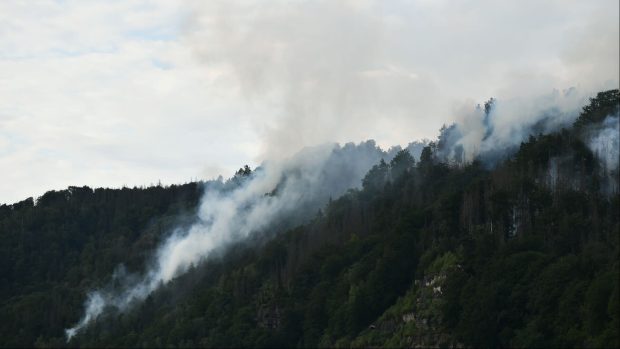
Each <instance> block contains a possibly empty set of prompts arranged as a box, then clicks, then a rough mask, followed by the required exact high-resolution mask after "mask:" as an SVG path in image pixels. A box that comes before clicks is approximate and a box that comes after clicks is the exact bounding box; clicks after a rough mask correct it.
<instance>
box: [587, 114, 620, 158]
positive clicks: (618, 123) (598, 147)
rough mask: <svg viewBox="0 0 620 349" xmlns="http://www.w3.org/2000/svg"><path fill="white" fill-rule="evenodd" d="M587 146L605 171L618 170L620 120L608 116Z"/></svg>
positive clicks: (613, 116)
mask: <svg viewBox="0 0 620 349" xmlns="http://www.w3.org/2000/svg"><path fill="white" fill-rule="evenodd" d="M588 146H589V147H590V149H591V150H592V152H593V153H594V154H595V155H596V156H597V157H598V158H599V159H600V160H601V162H602V163H603V165H604V166H605V167H606V169H607V170H617V169H618V161H619V160H618V158H619V157H620V118H619V117H618V115H610V116H608V117H607V118H605V120H603V122H601V124H600V125H598V126H597V127H596V130H595V132H593V135H592V137H591V138H590V141H589V142H588Z"/></svg>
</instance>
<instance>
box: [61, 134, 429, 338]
mask: <svg viewBox="0 0 620 349" xmlns="http://www.w3.org/2000/svg"><path fill="white" fill-rule="evenodd" d="M399 149H400V148H398V147H397V148H393V149H391V150H390V151H388V152H385V151H382V150H381V149H380V148H379V147H377V146H376V145H375V143H374V141H367V142H364V143H360V144H359V145H354V144H352V143H349V144H346V145H344V146H339V145H334V144H327V145H324V146H319V147H313V148H306V149H304V150H302V151H301V152H299V153H298V154H297V155H295V156H294V157H292V158H290V159H288V160H285V161H275V162H266V163H264V164H263V165H262V166H261V167H260V168H258V169H257V170H255V171H254V172H253V173H251V174H250V175H246V176H244V175H237V176H236V177H234V178H233V179H232V180H231V181H229V182H228V183H223V182H221V181H215V182H210V183H207V185H206V191H205V194H204V196H203V198H202V201H201V204H200V207H199V209H198V212H197V221H196V223H194V224H193V225H191V226H190V227H189V228H188V229H177V230H176V231H174V232H173V233H172V234H171V235H170V236H169V237H168V238H167V239H166V241H165V242H164V243H163V244H162V245H161V246H160V247H159V249H158V251H157V254H156V258H155V260H154V261H153V264H152V266H151V268H150V269H149V270H148V271H147V272H146V274H145V275H143V276H139V275H129V274H127V273H126V272H125V271H124V269H123V268H120V269H118V270H117V272H115V273H114V275H113V277H112V283H111V284H110V285H109V286H108V287H105V288H103V289H100V290H96V291H93V292H91V293H90V294H89V295H88V298H87V300H86V304H85V313H84V315H83V317H82V318H81V320H80V321H79V322H78V323H77V324H76V325H75V326H74V327H72V328H69V329H67V330H66V335H67V339H68V340H70V339H71V338H72V337H73V336H74V335H75V334H76V333H77V332H78V331H80V330H81V329H82V328H84V327H85V326H87V325H88V324H89V323H90V322H91V321H93V320H95V319H96V318H97V317H98V316H99V315H101V314H102V313H103V312H104V311H105V310H106V308H112V310H113V311H124V310H126V309H128V308H129V307H130V305H131V304H133V303H134V302H136V301H141V300H144V299H145V298H146V297H148V295H149V294H151V293H152V292H153V291H154V290H155V289H157V287H159V286H160V285H161V284H164V283H167V282H169V281H170V280H172V279H174V278H175V277H176V276H178V275H179V274H181V273H183V272H185V271H186V270H187V269H188V268H189V267H191V266H192V265H197V264H198V263H200V262H201V261H202V260H204V259H205V258H208V257H209V256H210V255H211V254H212V253H213V252H214V251H216V250H218V249H221V248H225V247H226V246H228V245H229V244H231V243H233V242H237V241H241V240H243V239H244V238H246V237H248V236H249V235H250V234H251V233H253V232H260V231H263V230H267V229H269V228H270V226H271V225H272V224H273V223H274V222H276V221H278V220H287V221H290V220H291V217H298V218H297V219H294V220H293V222H292V223H293V224H299V223H301V222H303V219H305V218H309V217H311V216H313V215H314V214H316V212H317V210H318V209H320V208H322V207H323V206H324V205H325V203H326V202H327V201H328V200H329V198H330V197H332V196H333V197H337V196H339V195H342V194H343V193H344V192H345V191H346V190H347V189H350V188H354V187H359V186H360V184H361V179H362V177H363V176H364V175H365V174H366V172H367V171H368V170H369V169H370V167H372V166H373V165H374V164H376V163H377V162H378V161H379V160H380V159H382V158H385V159H386V160H389V159H390V158H391V157H393V156H394V154H395V152H396V151H398V150H399ZM410 149H411V150H412V151H413V152H414V153H415V152H418V154H419V151H420V150H421V144H418V143H412V144H411V145H410ZM235 181H237V182H236V183H233V182H235ZM115 284H117V285H118V287H113V286H112V285H115Z"/></svg>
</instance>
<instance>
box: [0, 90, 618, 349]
mask: <svg viewBox="0 0 620 349" xmlns="http://www.w3.org/2000/svg"><path fill="white" fill-rule="evenodd" d="M614 113H615V114H614ZM617 113H618V91H617V90H613V91H607V92H604V93H600V94H599V95H598V96H597V97H596V98H594V99H592V101H591V103H590V104H589V105H588V106H586V107H584V109H583V112H582V113H581V116H580V117H579V118H578V120H577V122H576V123H575V124H574V125H573V126H572V127H571V128H569V129H564V130H561V131H558V132H556V133H552V134H547V135H542V134H540V135H532V136H531V137H530V138H529V140H528V141H527V142H524V143H522V144H521V146H520V148H519V149H518V150H517V152H516V154H514V155H513V156H511V157H509V158H508V159H507V160H505V161H503V162H501V163H500V164H499V165H497V166H496V167H495V168H493V169H488V166H485V165H483V164H482V163H481V162H480V161H474V162H473V163H470V164H461V165H459V166H454V165H447V164H445V163H443V162H442V161H441V158H440V157H438V156H437V152H438V151H441V149H440V147H441V145H437V144H431V145H430V146H428V147H426V148H425V149H424V150H423V151H422V153H421V155H420V157H419V159H414V158H413V157H412V156H411V155H410V154H409V153H408V152H407V151H406V150H403V151H401V152H400V153H398V154H397V155H396V157H394V159H392V160H391V161H389V162H385V161H381V162H380V163H379V164H377V165H376V166H374V167H373V168H372V169H371V170H370V171H369V172H368V174H367V175H366V177H365V178H364V180H363V183H362V184H363V186H362V188H361V189H359V190H350V191H349V192H348V193H347V194H346V195H344V196H342V197H340V198H337V199H335V200H331V201H330V202H329V204H328V205H327V206H326V207H325V208H324V209H323V210H321V211H319V212H318V213H317V214H316V217H315V218H314V219H312V220H311V221H309V222H307V223H306V224H304V225H302V226H299V227H297V228H295V229H292V230H288V231H285V232H281V233H279V234H277V235H276V236H275V237H274V238H273V239H271V240H269V241H266V242H265V241H261V234H258V233H257V234H256V235H255V236H254V237H252V238H250V239H248V240H246V241H243V242H240V243H237V244H235V245H234V246H232V247H230V248H229V250H228V251H227V253H226V254H225V255H224V256H219V257H217V258H211V259H209V260H208V261H206V262H205V263H203V264H201V265H200V266H197V267H195V268H193V269H192V270H190V271H189V272H187V273H185V274H184V275H182V276H180V277H178V278H177V279H175V280H174V281H173V282H171V283H169V284H167V285H164V286H163V287H161V288H160V289H158V290H157V291H156V292H155V293H154V294H152V295H151V296H149V297H148V298H147V299H146V301H145V302H143V303H142V304H137V305H136V306H135V307H134V308H133V309H132V310H131V311H128V312H125V313H120V314H119V313H115V312H112V311H110V312H107V313H105V314H104V315H103V316H101V317H100V318H99V319H98V320H97V321H95V322H94V323H93V325H91V326H89V327H88V328H87V329H86V330H85V331H83V332H81V333H79V334H78V335H77V336H76V337H75V338H74V339H72V341H71V342H70V343H68V344H66V343H65V341H64V340H65V338H64V332H63V329H64V328H65V327H67V326H69V325H71V324H74V323H75V322H76V321H77V320H78V319H79V317H80V316H81V313H82V310H83V301H84V297H85V295H86V294H87V292H88V291H89V290H92V289H93V288H95V287H99V286H101V285H103V284H105V283H106V282H108V281H109V280H110V274H111V273H112V272H113V271H114V269H115V268H116V267H117V265H119V264H120V263H123V264H124V265H125V266H126V268H127V269H129V270H131V271H138V272H139V271H140V270H142V268H144V263H146V261H147V259H148V256H149V254H150V253H152V251H153V249H154V248H155V247H156V245H157V242H159V241H160V240H161V237H162V234H164V233H165V232H167V231H169V230H170V229H171V228H172V227H174V226H176V225H179V224H183V223H184V222H189V221H190V220H191V216H192V215H191V213H192V212H193V210H195V208H196V206H197V204H198V202H199V197H200V194H201V190H200V185H198V184H187V185H184V186H178V187H174V186H173V187H168V188H162V187H154V188H147V189H123V190H106V189H97V190H95V191H93V190H91V189H89V188H69V189H68V190H66V191H60V192H50V193H47V194H45V195H44V196H42V197H41V198H39V199H38V200H37V201H36V204H35V203H34V202H33V201H32V200H26V201H23V202H20V203H17V204H15V205H11V206H1V207H0V238H1V241H2V242H1V245H0V249H1V251H0V252H1V257H0V271H1V274H0V278H1V280H0V281H1V286H0V287H1V289H0V292H1V295H2V301H1V302H2V303H1V305H0V323H1V324H0V338H2V340H1V344H2V345H5V346H11V347H12V346H64V345H69V346H85V347H101V346H105V347H132V346H137V347H149V346H153V347H168V346H171V347H196V346H205V347H241V346H258V347H317V346H325V347H371V346H385V347H410V346H422V347H426V346H437V345H440V346H460V347H618V346H620V340H619V330H618V328H620V303H619V301H620V299H619V298H620V296H619V279H620V276H619V268H620V265H619V258H618V255H619V236H620V219H619V215H618V212H620V199H619V195H618V189H617V183H618V171H617V169H616V170H610V169H608V168H606V167H605V164H603V163H601V162H600V161H599V160H598V158H597V157H596V156H595V155H596V154H593V153H592V151H591V150H590V149H589V147H588V146H587V144H586V140H585V138H584V137H585V136H584V134H585V133H586V132H587V131H588V130H589V129H590V126H592V125H595V124H596V123H599V122H601V121H603V119H604V118H606V117H607V116H608V115H610V114H612V115H617ZM247 171H249V169H247ZM240 180H242V179H240ZM610 183H611V184H610ZM613 183H615V186H614V185H613ZM183 213H185V214H186V215H185V216H184V215H183ZM184 217H185V218H184ZM259 241H260V242H262V243H257V242H259Z"/></svg>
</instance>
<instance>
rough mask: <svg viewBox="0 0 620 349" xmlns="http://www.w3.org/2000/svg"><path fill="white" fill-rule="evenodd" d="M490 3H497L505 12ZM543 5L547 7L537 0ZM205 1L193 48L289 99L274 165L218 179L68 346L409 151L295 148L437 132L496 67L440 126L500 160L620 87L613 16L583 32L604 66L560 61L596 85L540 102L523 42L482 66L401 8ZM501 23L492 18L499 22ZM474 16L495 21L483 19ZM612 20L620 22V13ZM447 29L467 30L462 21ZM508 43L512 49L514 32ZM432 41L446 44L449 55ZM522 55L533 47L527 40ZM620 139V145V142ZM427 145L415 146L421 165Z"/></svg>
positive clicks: (96, 307) (238, 80) (257, 93)
mask: <svg viewBox="0 0 620 349" xmlns="http://www.w3.org/2000/svg"><path fill="white" fill-rule="evenodd" d="M491 4H492V3H489V4H488V5H489V8H491V9H492V10H493V9H495V10H497V9H496V8H495V7H494V6H496V5H491ZM445 6H448V7H450V6H455V5H453V4H449V5H445V4H444V5H441V6H439V7H438V8H432V9H431V10H429V11H430V12H431V13H430V14H429V13H428V12H424V11H420V13H425V14H427V15H429V16H430V18H431V22H432V20H437V19H438V18H442V19H443V18H444V15H445V14H446V13H448V14H453V12H452V11H448V12H446V11H444V9H445V8H444V7H445ZM502 6H503V5H502ZM532 6H533V8H537V7H538V6H539V5H538V2H536V3H535V5H532ZM195 7H196V14H195V16H194V17H193V19H192V22H191V23H190V24H188V26H187V27H188V28H187V33H186V40H187V42H189V43H190V44H192V45H194V47H195V50H196V54H197V55H198V57H200V59H201V60H202V61H203V62H204V63H205V66H207V67H208V68H209V69H212V71H214V72H215V73H217V74H220V75H221V80H222V84H230V85H232V86H234V87H235V88H238V89H239V90H240V94H242V95H243V96H244V97H246V98H247V100H250V101H259V102H260V103H262V104H265V105H271V106H276V108H275V109H272V111H273V110H276V112H275V113H277V115H276V116H275V118H273V119H268V120H269V121H268V122H264V123H263V122H262V119H261V121H260V122H259V123H258V124H259V125H257V128H259V129H262V130H263V131H264V132H263V141H264V144H263V147H264V149H263V155H264V156H265V158H267V159H271V161H267V162H265V163H264V164H263V165H262V166H261V167H260V168H259V169H257V170H256V171H254V172H253V173H252V174H251V175H250V176H248V177H247V178H238V180H239V184H238V186H233V187H230V186H227V184H226V183H221V182H220V183H217V182H214V183H210V184H209V185H207V187H206V191H205V194H204V196H203V198H202V201H201V204H200V207H199V209H198V212H197V221H196V223H195V224H193V225H191V226H190V227H189V228H188V229H178V230H176V231H174V232H172V233H171V235H170V236H169V237H168V238H167V239H166V240H165V242H164V243H163V244H162V245H161V246H160V247H159V248H158V250H157V253H156V258H155V259H154V261H153V263H152V265H151V267H150V268H149V269H148V270H147V272H146V273H145V274H144V275H131V274H127V273H125V272H123V271H122V269H119V270H118V272H117V273H115V274H114V276H113V277H112V279H113V281H114V282H113V284H114V283H116V284H118V285H117V286H114V287H113V286H108V287H104V288H102V289H99V290H96V291H93V292H91V293H90V294H89V295H88V298H87V300H86V304H85V313H84V315H83V316H82V318H81V319H80V321H79V322H78V323H77V324H76V325H75V326H74V327H72V328H69V329H67V330H66V335H67V338H68V339H69V340H70V339H71V338H72V337H73V336H74V335H75V334H76V333H78V332H79V331H80V330H82V329H83V328H84V327H85V326H87V325H88V324H89V323H91V322H92V321H94V320H95V319H96V318H97V317H98V316H99V315H101V314H103V313H104V312H106V309H112V310H114V311H125V310H126V309H128V308H129V307H130V306H131V305H132V304H133V303H134V302H139V301H141V300H144V299H145V298H146V297H148V295H149V294H151V293H152V292H154V291H155V290H156V289H157V288H158V287H159V286H160V285H161V284H164V283H167V282H169V281H171V280H173V279H174V278H175V277H176V276H178V275H180V274H182V273H183V272H185V271H186V270H187V269H188V268H190V267H191V266H192V265H196V264H198V263H200V262H201V261H203V260H204V259H205V258H209V257H210V256H212V255H213V253H215V252H216V251H218V250H219V249H221V248H225V247H226V246H228V245H230V244H231V243H234V242H236V241H241V240H243V239H244V238H246V237H248V236H249V235H250V234H252V233H256V232H261V231H265V230H268V229H269V228H270V226H271V225H272V224H273V223H274V222H277V221H278V220H282V219H288V218H287V217H298V218H299V219H298V220H296V222H302V221H303V219H304V218H308V216H309V215H313V214H314V213H316V210H318V209H319V208H321V207H323V206H324V204H325V203H326V202H327V201H328V199H329V197H337V196H339V195H341V194H342V193H344V192H345V191H346V190H347V189H349V188H354V187H358V186H359V185H360V184H361V179H362V178H363V176H364V175H365V174H366V172H367V171H368V170H369V169H370V168H371V167H372V166H373V165H374V164H376V163H377V162H378V161H379V160H380V159H381V158H385V160H389V159H390V158H391V157H392V156H393V155H394V153H395V151H397V150H398V149H400V148H397V147H395V148H392V149H390V150H389V151H387V152H385V151H382V150H381V149H380V148H378V147H377V146H376V145H375V143H374V142H366V143H362V144H360V145H358V146H354V145H352V144H347V145H345V146H342V147H340V146H337V145H333V144H330V145H325V146H318V147H313V148H306V149H305V150H303V151H302V152H300V153H299V154H297V155H295V156H293V157H290V158H288V160H280V159H284V158H287V157H288V156H290V155H291V154H290V153H291V152H292V151H296V150H298V149H301V148H303V147H304V146H308V145H316V144H322V143H324V142H326V141H343V140H345V139H343V138H346V140H351V139H354V140H359V139H370V138H375V139H378V140H379V141H380V142H381V141H383V140H411V139H415V138H418V137H419V136H420V135H421V134H424V133H425V132H426V131H428V130H427V129H426V128H428V127H429V126H428V125H432V124H433V123H435V122H437V120H448V119H449V118H450V116H449V115H450V113H451V111H450V110H451V108H454V105H455V104H454V103H455V101H458V100H461V98H463V96H467V94H463V93H464V92H466V91H468V90H469V89H470V88H471V85H468V84H469V83H470V82H469V81H464V80H467V79H464V80H460V79H459V78H458V76H459V75H460V74H461V73H463V72H465V71H473V72H474V74H476V73H479V74H481V76H482V74H485V72H487V71H490V73H488V74H491V75H494V76H495V75H497V76H500V78H501V79H503V80H502V88H501V89H498V90H497V91H499V92H500V93H498V94H495V93H492V92H495V91H494V90H488V88H489V87H485V88H481V89H478V90H477V91H478V93H482V92H484V93H485V94H486V95H488V96H495V97H497V99H496V100H493V101H492V102H490V103H488V104H486V105H485V104H484V103H483V104H482V105H480V107H478V108H474V107H473V106H474V105H475V103H470V104H465V103H463V102H460V103H459V105H467V107H465V108H460V109H458V110H456V112H455V113H453V115H456V120H457V121H456V123H455V124H453V125H451V126H449V127H447V128H445V129H443V130H442V131H441V134H440V136H439V139H438V140H437V148H436V152H435V154H436V156H437V157H439V158H440V160H445V161H447V162H450V163H467V162H470V161H472V160H473V159H476V158H478V159H481V160H483V161H484V163H485V164H487V165H488V166H489V167H492V166H493V165H495V164H497V162H498V161H500V160H501V159H503V158H505V157H506V156H508V155H509V154H510V153H511V151H514V150H515V149H516V148H517V147H518V146H519V144H520V142H522V141H524V140H527V137H529V136H530V135H532V134H539V133H549V132H552V131H555V130H558V129H559V128H561V127H564V126H568V125H570V124H571V123H572V122H573V121H574V120H575V118H576V117H577V116H578V113H579V111H580V108H581V107H582V106H583V105H584V104H585V103H586V102H587V98H588V97H590V96H591V92H592V91H593V90H598V89H600V87H601V85H605V86H607V85H609V84H611V87H616V86H617V80H614V79H617V72H618V66H617V57H618V50H617V49H615V50H614V48H617V47H618V46H617V45H618V44H617V38H618V34H617V30H612V31H609V28H608V27H607V26H605V25H604V24H606V23H608V22H610V21H607V20H606V21H601V23H603V25H602V26H593V27H588V28H589V29H588V30H587V31H584V32H583V37H582V39H583V40H578V43H579V44H578V46H579V45H582V44H583V45H585V43H588V45H590V43H591V40H589V38H591V37H600V38H602V39H601V40H599V41H602V42H603V43H604V44H605V45H603V46H604V47H603V49H602V50H601V48H600V47H598V46H592V45H590V46H588V51H589V53H590V55H589V57H596V58H600V59H598V60H595V61H596V63H597V64H591V62H592V61H591V60H584V59H583V57H582V56H581V55H580V52H581V51H580V50H579V49H578V47H574V46H571V47H570V49H567V51H566V52H567V56H566V57H563V58H562V59H561V60H562V61H563V62H564V64H565V65H563V68H566V69H564V70H566V71H573V70H571V69H570V68H574V67H577V68H579V69H575V72H579V73H583V72H587V74H583V76H586V77H587V78H586V79H592V80H595V82H593V81H591V80H588V81H583V80H579V79H574V78H575V77H574V76H564V77H562V78H557V76H554V77H550V76H547V75H543V74H540V75H539V76H536V78H535V79H533V80H532V81H533V84H534V85H536V86H537V88H536V92H537V93H538V92H539V91H540V89H545V88H548V89H547V91H548V90H552V88H553V87H557V86H570V85H572V84H575V85H579V86H580V88H579V89H572V88H571V89H567V90H565V91H561V92H560V91H554V92H552V93H550V94H546V95H545V94H542V97H540V96H539V95H538V96H534V97H532V96H531V95H529V96H520V92H521V91H526V90H528V88H529V87H531V85H527V84H524V83H523V81H524V80H527V79H523V78H522V77H521V78H518V79H517V78H513V75H519V74H516V73H515V72H512V71H507V68H506V67H499V68H497V65H496V64H495V63H496V62H499V61H501V60H502V58H503V56H502V54H505V55H510V54H511V52H512V51H511V50H508V49H506V47H504V49H505V50H502V49H500V47H495V48H494V49H491V50H489V49H488V46H489V44H488V42H486V41H478V40H474V41H473V42H472V43H473V45H472V46H469V47H467V48H466V52H480V53H479V54H480V57H477V59H478V58H480V60H479V62H477V63H476V64H475V65H474V64H473V62H471V61H467V60H464V62H465V63H459V62H455V61H450V60H449V59H450V58H451V57H460V56H459V55H458V54H455V53H454V52H452V50H453V49H454V50H456V49H457V48H458V46H459V45H457V44H458V43H454V42H452V41H451V40H447V39H445V38H443V39H442V37H443V36H442V35H440V34H438V35H436V36H435V37H437V40H438V41H432V40H431V41H429V39H428V38H426V36H428V35H427V34H428V30H424V29H426V28H424V27H416V25H418V24H417V23H421V24H419V25H422V26H423V25H425V22H424V21H414V20H408V19H410V18H407V17H404V16H400V15H399V7H398V5H394V8H381V5H379V4H378V3H377V2H373V1H364V2H353V1H344V2H332V1H316V2H312V3H309V2H277V3H275V4H274V6H262V4H261V3H259V2H252V1H247V2H235V3H234V4H233V3H232V2H199V3H197V4H196V6H195ZM388 7H389V6H388ZM422 9H423V8H422ZM491 12H492V11H491ZM531 12H532V13H534V12H540V13H541V15H542V14H544V11H531ZM457 13H458V11H457ZM500 14H501V13H500ZM483 15H484V14H483ZM474 17H475V16H474ZM459 18H461V17H460V15H459ZM466 19H467V18H466ZM466 19H464V20H466ZM501 19H502V16H497V17H493V16H488V17H487V18H484V20H485V21H486V20H488V21H491V23H492V22H493V21H500V22H501ZM612 19H613V18H612ZM469 20H471V21H472V22H476V23H485V21H483V20H480V18H469ZM440 22H441V21H439V22H438V23H440ZM447 22H450V21H447ZM611 22H613V23H614V25H617V21H616V22H614V21H613V20H612V21H611ZM611 22H610V23H611ZM411 23H414V24H411ZM537 23H538V22H537ZM540 23H544V22H543V21H540ZM495 24H497V23H495ZM519 25H520V26H522V24H519ZM473 27H475V26H472V28H473ZM494 27H497V28H501V26H499V25H495V26H494ZM525 27H526V29H527V26H525ZM441 29H442V28H441V27H439V30H441ZM443 29H446V28H443ZM448 29H449V32H450V33H452V32H453V31H454V30H453V29H454V28H453V27H449V28H448ZM513 29H514V28H513ZM509 31H511V29H510V28H508V29H507V32H509ZM512 31H514V32H515V33H519V32H520V31H519V30H512ZM466 34H472V35H473V34H483V33H466ZM484 34H487V33H486V32H485V33H484ZM490 34H492V35H496V33H495V32H493V33H490ZM480 37H482V35H480ZM464 39H470V38H469V37H468V38H464ZM497 39H498V40H496V41H497V42H498V44H500V45H501V44H502V43H503V42H504V41H503V39H504V38H503V37H501V36H500V37H498V38H497ZM500 39H502V40H500ZM506 42H508V43H509V45H513V43H512V42H510V40H507V41H506ZM411 47H413V49H412V48H411ZM433 47H438V48H439V52H437V51H433ZM609 47H611V48H609ZM516 50H522V51H526V50H527V47H522V48H519V47H517V48H516ZM425 52H429V53H428V54H424V53H425ZM446 52H451V54H446ZM519 52H521V51H519ZM497 55H499V56H497ZM486 57H490V58H488V59H489V60H485V59H486ZM483 58H484V59H483ZM436 62H439V63H436ZM601 62H602V64H598V63H601ZM463 64H465V65H463ZM494 64H495V65H494ZM500 68H501V69H500ZM530 68H531V67H529V66H527V67H523V71H528V72H529V71H530V70H531V69H530ZM511 73H515V74H512V75H511ZM517 73H518V72H517ZM575 74H577V73H575ZM487 78H488V76H487ZM607 78H608V79H609V80H605V79H607ZM471 80H473V79H471ZM481 80H484V79H481ZM575 81H578V82H579V84H578V83H576V82H575ZM601 81H602V82H601ZM486 82H487V83H488V82H489V80H488V79H487V80H486ZM566 82H568V84H567V85H562V84H563V83H566ZM538 86H542V87H538ZM581 86H584V88H581ZM481 91H482V92H481ZM475 97H479V96H475ZM616 120H617V118H616ZM613 127H615V128H616V130H617V122H616V124H613V125H611V126H609V127H608V126H605V127H603V128H601V131H600V132H599V133H597V134H596V135H595V136H593V137H592V139H591V141H590V143H589V144H590V146H591V148H592V149H593V151H594V152H595V153H597V154H603V153H604V149H603V148H604V147H606V146H607V144H614V143H613V142H614V140H613V136H614V135H613V134H612V133H611V132H613V130H614V129H613ZM419 129H423V131H419ZM616 135H617V132H616ZM610 142H611V143H610ZM615 142H616V143H615V144H616V148H615V149H616V150H617V138H616V139H615ZM395 143H398V142H395ZM423 144H424V143H415V142H414V143H412V144H410V145H409V146H408V149H409V150H410V151H411V153H412V155H413V156H414V157H415V158H416V160H417V159H419V152H420V151H421V147H422V145H423ZM612 156H613V155H612ZM616 159H617V156H616ZM611 160H613V159H611ZM609 163H610V164H613V161H611V162H609ZM615 166H616V167H617V162H616V165H615Z"/></svg>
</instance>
